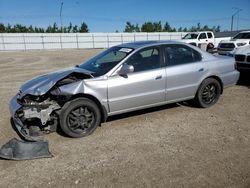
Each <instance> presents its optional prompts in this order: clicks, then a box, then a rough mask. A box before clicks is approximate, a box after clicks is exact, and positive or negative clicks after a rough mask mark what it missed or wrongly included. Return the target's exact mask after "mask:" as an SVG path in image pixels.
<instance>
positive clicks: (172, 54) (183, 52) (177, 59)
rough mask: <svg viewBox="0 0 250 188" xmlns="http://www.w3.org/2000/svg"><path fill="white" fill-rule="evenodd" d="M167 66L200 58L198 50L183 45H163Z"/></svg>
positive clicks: (195, 60)
mask: <svg viewBox="0 0 250 188" xmlns="http://www.w3.org/2000/svg"><path fill="white" fill-rule="evenodd" d="M164 55H165V61H166V64H167V66H173V65H182V64H186V63H191V62H197V61H200V60H201V55H200V53H199V52H197V51H195V50H193V49H192V48H190V47H188V46H185V45H181V44H179V45H168V46H165V47H164Z"/></svg>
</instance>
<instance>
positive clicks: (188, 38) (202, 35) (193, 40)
mask: <svg viewBox="0 0 250 188" xmlns="http://www.w3.org/2000/svg"><path fill="white" fill-rule="evenodd" d="M182 42H186V43H189V44H192V45H194V46H198V47H202V45H204V46H205V50H206V51H209V50H211V49H214V48H216V47H217V43H216V41H215V38H214V33H213V32H211V31H201V32H190V33H187V34H186V35H185V36H184V37H183V38H182Z"/></svg>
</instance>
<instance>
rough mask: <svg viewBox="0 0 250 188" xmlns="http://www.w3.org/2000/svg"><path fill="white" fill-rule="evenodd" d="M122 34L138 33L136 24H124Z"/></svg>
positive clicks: (138, 28) (138, 29)
mask: <svg viewBox="0 0 250 188" xmlns="http://www.w3.org/2000/svg"><path fill="white" fill-rule="evenodd" d="M124 32H128V33H132V32H140V27H139V25H138V24H136V25H134V24H131V23H130V22H126V26H125V30H124Z"/></svg>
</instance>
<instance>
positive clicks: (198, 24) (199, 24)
mask: <svg viewBox="0 0 250 188" xmlns="http://www.w3.org/2000/svg"><path fill="white" fill-rule="evenodd" d="M196 29H197V31H201V23H197V28H196Z"/></svg>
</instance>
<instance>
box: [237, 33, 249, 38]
mask: <svg viewBox="0 0 250 188" xmlns="http://www.w3.org/2000/svg"><path fill="white" fill-rule="evenodd" d="M234 39H250V33H239V34H237V35H236V36H235V37H234Z"/></svg>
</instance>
